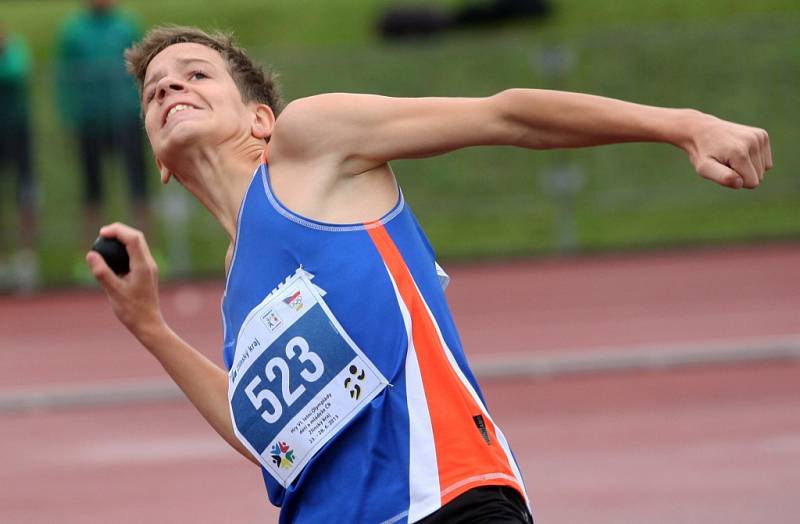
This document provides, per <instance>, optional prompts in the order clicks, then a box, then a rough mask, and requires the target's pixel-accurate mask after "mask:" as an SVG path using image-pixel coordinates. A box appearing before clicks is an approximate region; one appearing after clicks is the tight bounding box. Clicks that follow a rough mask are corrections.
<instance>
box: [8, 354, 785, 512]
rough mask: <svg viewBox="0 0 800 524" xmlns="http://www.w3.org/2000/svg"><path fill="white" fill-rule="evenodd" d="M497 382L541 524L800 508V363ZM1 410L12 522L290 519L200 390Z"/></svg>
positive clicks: (498, 410) (490, 386) (494, 398)
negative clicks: (193, 403) (208, 414)
mask: <svg viewBox="0 0 800 524" xmlns="http://www.w3.org/2000/svg"><path fill="white" fill-rule="evenodd" d="M485 391H486V394H487V398H488V402H489V405H490V407H491V408H492V411H493V413H494V417H495V419H496V420H497V421H498V423H499V424H500V425H501V426H502V427H503V428H504V431H505V433H506V435H507V436H508V438H509V440H510V441H511V444H512V446H513V447H514V450H515V453H516V455H517V458H518V460H519V462H520V466H521V467H522V470H523V472H524V475H525V479H526V483H527V486H528V490H529V493H530V495H531V497H532V499H533V503H534V509H535V513H536V517H537V522H539V523H548V522H551V523H572V522H575V523H584V522H586V523H593V524H606V523H607V524H626V523H630V524H640V523H644V522H682V523H704V524H752V523H761V522H763V523H790V522H796V519H797V515H798V514H800V500H798V497H797V494H798V493H800V468H798V464H800V365H797V364H795V365H787V364H782V365H776V364H769V365H750V366H747V367H732V368H725V367H715V368H702V369H696V370H685V369H684V370H681V371H671V372H659V373H653V374H625V375H596V376H587V377H582V378H569V379H566V378H564V379H556V380H545V381H515V382H493V381H490V382H488V383H486V384H485ZM0 421H1V422H2V425H0V438H1V439H2V448H1V450H0V456H1V457H2V464H3V467H2V468H0V483H2V486H3V489H2V490H0V522H3V523H7V524H10V523H15V524H16V523H20V524H21V523H25V524H50V523H53V522H68V523H81V524H100V523H103V524H105V523H108V522H115V523H120V524H122V523H132V524H133V523H137V524H138V523H141V522H165V523H166V522H193V523H197V524H206V523H208V524H211V523H220V522H248V523H251V522H276V521H277V512H276V510H274V509H273V508H271V507H269V505H268V504H267V503H266V501H265V500H264V498H265V495H264V492H263V489H262V487H261V480H260V474H259V472H258V471H257V470H256V468H255V467H254V466H252V465H251V464H250V463H249V462H247V461H245V460H244V459H243V458H240V457H239V456H238V455H235V453H234V452H233V451H231V450H229V449H227V448H226V445H225V444H223V443H222V442H221V441H220V440H219V439H218V438H217V437H216V436H215V435H214V434H213V433H212V431H211V430H210V429H209V428H208V427H207V426H206V425H205V423H204V422H203V421H202V420H201V419H200V417H199V416H198V415H196V414H195V413H194V412H193V411H192V409H191V408H190V407H189V406H187V405H186V404H185V403H180V402H172V403H162V404H157V405H139V406H126V407H118V408H102V409H92V410H74V411H64V412H56V413H36V414H27V415H26V414H14V415H8V414H6V415H4V416H2V418H1V419H0ZM332 522H335V519H334V520H332Z"/></svg>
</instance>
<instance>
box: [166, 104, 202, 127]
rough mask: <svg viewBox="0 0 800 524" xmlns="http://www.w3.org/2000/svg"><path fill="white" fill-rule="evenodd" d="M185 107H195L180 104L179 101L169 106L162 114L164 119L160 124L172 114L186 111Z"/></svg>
mask: <svg viewBox="0 0 800 524" xmlns="http://www.w3.org/2000/svg"><path fill="white" fill-rule="evenodd" d="M187 109H196V107H194V106H192V105H189V104H180V103H179V104H175V105H174V106H172V107H170V108H169V110H168V111H167V112H166V114H165V115H164V121H163V122H162V123H161V124H162V126H163V125H165V124H166V123H167V121H168V120H169V118H170V117H171V116H172V115H174V114H176V113H180V112H181V111H186V110H187Z"/></svg>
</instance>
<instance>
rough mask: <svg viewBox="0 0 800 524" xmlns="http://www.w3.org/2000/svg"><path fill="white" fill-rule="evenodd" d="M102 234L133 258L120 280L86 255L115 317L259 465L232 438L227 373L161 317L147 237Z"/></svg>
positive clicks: (110, 230)
mask: <svg viewBox="0 0 800 524" xmlns="http://www.w3.org/2000/svg"><path fill="white" fill-rule="evenodd" d="M100 234H101V235H103V236H105V237H109V238H111V237H113V238H117V240H119V241H120V242H122V243H123V244H125V247H126V249H127V250H128V255H129V257H130V273H128V274H127V275H125V276H124V277H122V278H120V277H118V276H117V275H115V274H114V273H113V272H112V271H111V269H109V267H108V265H106V263H105V261H104V260H103V258H102V257H101V256H100V255H99V254H97V253H96V252H94V251H90V252H89V253H88V254H87V255H86V261H87V263H88V264H89V268H90V269H91V271H92V274H93V275H94V277H95V278H96V279H97V280H98V281H99V282H100V284H101V285H102V286H103V288H104V289H105V291H106V294H107V295H108V299H109V301H110V302H111V308H112V309H113V310H114V314H115V315H116V316H117V318H119V320H120V322H122V324H123V325H124V326H125V327H126V328H128V330H129V331H130V332H131V334H133V336H135V337H136V338H137V339H138V340H139V342H141V343H142V345H143V346H144V347H145V348H147V350H148V351H149V352H150V353H151V354H152V355H153V356H154V357H155V358H156V359H157V360H158V362H159V363H160V364H161V365H162V366H163V367H164V369H165V370H166V372H167V373H168V374H169V376H170V377H172V380H174V381H175V383H176V384H177V385H178V387H180V388H181V390H182V391H183V392H184V394H185V395H186V397H187V398H188V399H189V400H190V401H191V403H192V404H194V406H195V407H196V408H197V410H198V411H199V412H200V414H201V415H202V416H203V417H204V418H205V419H206V420H207V421H208V423H209V424H210V425H211V427H213V428H214V430H216V432H217V433H219V434H220V436H222V438H223V439H225V441H226V442H228V444H230V445H231V446H233V448H234V449H236V450H237V451H238V452H239V453H241V454H242V455H244V456H245V457H246V458H247V459H249V460H250V461H252V462H253V463H255V464H258V463H257V462H256V460H255V459H254V458H253V457H252V455H251V454H250V453H249V451H247V449H246V448H245V447H244V446H242V444H241V442H239V439H237V438H236V435H235V434H234V432H233V425H232V422H231V417H230V409H229V407H228V389H227V388H228V375H227V373H225V371H223V370H222V369H221V368H220V367H219V366H217V365H216V364H214V363H213V362H211V361H210V360H208V359H207V358H206V357H205V356H204V355H203V354H202V353H200V352H199V351H197V350H196V349H194V348H193V347H191V346H190V345H189V344H187V343H186V342H185V341H184V340H183V339H181V338H180V337H179V336H178V335H177V334H176V333H175V332H174V331H172V329H170V327H169V326H168V325H167V323H166V322H165V321H164V318H163V317H162V315H161V309H160V307H159V300H158V268H157V266H156V264H155V261H154V260H153V257H152V256H151V255H150V250H149V248H148V247H147V242H146V241H145V238H144V235H143V234H142V233H141V232H140V231H137V230H135V229H133V228H130V227H128V226H126V225H123V224H119V223H116V224H112V225H110V226H105V227H104V228H102V229H101V230H100Z"/></svg>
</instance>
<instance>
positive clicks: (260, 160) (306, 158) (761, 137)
mask: <svg viewBox="0 0 800 524" xmlns="http://www.w3.org/2000/svg"><path fill="white" fill-rule="evenodd" d="M127 60H128V65H129V69H130V70H131V72H132V73H133V74H134V75H135V76H136V78H137V80H138V81H139V85H140V87H141V91H142V108H143V115H144V122H145V128H146V130H147V135H148V137H149V139H150V143H151V145H152V148H153V153H154V154H155V157H156V162H157V164H158V167H159V169H160V171H161V179H162V182H164V183H166V182H167V181H168V180H169V179H170V178H176V179H177V180H178V181H179V182H180V183H181V184H182V185H183V186H184V187H186V189H188V190H189V191H190V192H191V193H192V194H193V195H195V197H197V199H198V200H199V201H200V202H202V203H203V204H204V205H205V206H206V207H207V208H208V210H209V211H210V212H211V213H212V214H213V215H214V216H215V217H216V218H217V220H218V221H219V222H220V224H221V225H222V226H223V228H224V229H225V231H226V232H227V234H228V236H229V237H230V240H231V248H230V250H229V252H228V256H227V257H226V268H227V273H228V277H227V283H226V289H225V295H224V298H223V304H222V313H223V324H224V360H225V365H226V367H227V368H228V371H227V372H226V371H223V370H222V369H221V368H220V367H218V366H217V365H215V364H213V363H212V362H210V361H209V360H207V359H206V358H205V357H203V356H202V355H201V354H200V353H199V352H197V351H196V350H194V349H193V348H191V347H190V346H189V345H187V344H186V343H185V342H184V341H183V340H181V339H180V338H179V337H178V336H177V335H176V334H175V333H174V332H173V331H171V329H170V328H169V327H168V326H167V325H166V323H165V321H164V319H163V318H162V316H161V312H160V309H159V304H158V291H157V275H158V271H157V268H156V265H155V263H154V262H153V259H152V257H151V256H150V253H149V251H148V247H147V244H146V242H145V239H144V237H143V236H142V234H141V233H140V232H138V231H136V230H133V229H131V228H129V227H127V226H125V225H122V224H113V225H110V226H106V227H104V228H102V229H101V234H102V235H103V236H107V237H116V238H118V239H119V240H121V241H122V242H123V243H124V244H125V245H126V247H127V250H128V252H129V254H130V258H131V263H130V267H131V271H130V273H129V274H128V275H126V276H124V277H118V276H116V275H114V274H113V273H112V272H111V270H110V269H109V268H108V267H107V266H106V264H105V263H104V261H103V260H102V259H101V258H100V257H99V256H98V255H97V254H96V253H94V252H90V253H88V254H87V262H88V264H89V266H90V268H91V271H92V273H93V274H94V276H95V277H96V278H97V280H99V281H100V283H101V284H102V285H103V287H104V288H105V290H106V292H107V293H108V296H109V298H110V301H111V305H112V308H113V309H114V312H115V313H116V315H117V316H118V317H119V319H120V320H121V322H122V323H123V324H124V325H125V326H126V327H127V328H128V329H129V330H130V331H131V333H132V334H133V335H134V336H136V337H137V338H138V339H139V341H140V342H141V343H142V344H143V345H144V346H145V348H147V349H148V350H149V351H150V352H151V353H152V354H153V356H155V358H157V359H158V361H159V362H160V363H161V364H162V365H163V367H164V368H165V370H166V371H167V372H168V373H169V374H170V376H171V377H172V378H173V379H174V380H175V382H176V383H177V384H178V385H179V386H180V387H181V389H182V390H183V391H184V392H185V393H186V396H187V397H188V398H189V399H190V400H191V401H192V403H193V404H194V405H195V406H196V407H197V409H198V410H199V411H200V413H201V414H202V415H203V416H204V417H205V418H206V419H207V420H208V422H209V423H210V424H211V426H213V427H214V429H215V430H216V431H217V432H218V433H219V434H220V435H221V436H222V437H223V438H224V439H225V440H226V441H227V442H228V443H230V444H231V445H232V446H233V447H234V448H236V449H237V450H238V451H239V452H241V453H242V454H243V455H244V456H245V457H247V458H248V459H250V460H251V461H253V462H254V463H256V464H259V465H260V466H261V467H262V469H263V472H264V479H265V482H266V486H267V491H268V493H269V497H270V500H271V501H272V502H273V503H274V504H276V505H280V506H281V507H282V510H281V522H309V523H318V522H365V523H378V522H448V523H450V522H470V523H472V522H507V523H522V522H529V521H530V514H529V509H528V508H529V503H528V497H527V494H526V492H525V487H524V485H523V481H522V475H521V474H520V472H519V469H518V468H517V465H516V463H515V461H514V457H513V455H512V453H511V450H510V449H509V446H508V443H507V442H506V439H505V437H504V436H503V433H502V432H501V431H500V429H499V428H498V427H497V426H496V425H495V424H494V422H493V420H492V418H491V416H490V415H489V413H488V412H487V410H486V407H485V404H484V401H483V398H482V396H481V393H480V390H479V388H478V385H477V383H476V381H475V377H474V375H473V374H472V372H471V371H470V369H469V367H468V365H467V362H466V359H465V356H464V351H463V349H462V347H461V344H460V341H459V337H458V334H457V332H456V328H455V326H454V324H453V320H452V318H451V315H450V313H449V310H448V307H447V304H446V301H445V297H444V293H443V283H444V282H445V280H446V277H445V276H444V275H443V272H441V271H440V270H439V268H438V266H437V264H436V261H435V259H434V254H433V251H432V249H431V247H430V246H429V244H428V242H427V240H426V238H425V236H424V234H423V232H422V230H421V229H420V227H419V225H418V224H417V222H416V220H415V218H414V216H413V214H412V213H411V211H410V209H409V208H408V206H407V205H406V202H405V201H404V199H403V196H402V193H401V192H400V190H399V189H398V186H397V182H396V180H395V177H394V175H393V173H392V170H391V169H390V167H389V164H388V162H389V161H390V160H393V159H397V158H417V157H426V156H432V155H437V154H442V153H445V152H447V151H451V150H454V149H458V148H462V147H467V146H475V145H481V144H487V145H515V146H520V147H525V148H530V149H546V148H555V147H579V146H591V145H598V144H606V143H613V142H628V141H634V140H640V141H659V142H665V143H669V144H673V145H675V146H677V147H679V148H681V149H683V150H684V151H685V152H686V153H687V154H688V156H689V159H690V161H691V162H692V164H693V165H694V167H695V169H696V170H697V171H698V173H699V174H700V175H701V176H702V177H704V178H707V179H710V180H712V181H714V182H717V183H718V184H720V185H723V186H728V187H731V188H741V187H747V188H754V187H756V186H758V185H759V182H760V181H761V179H762V177H763V175H764V172H765V171H766V170H768V169H769V168H771V167H772V160H771V154H770V148H769V143H768V138H767V134H766V133H765V132H764V131H763V130H760V129H755V128H751V127H746V126H742V125H738V124H734V123H730V122H725V121H723V120H720V119H717V118H714V117H712V116H709V115H705V114H702V113H700V112H697V111H693V110H674V109H662V108H655V107H648V106H642V105H635V104H630V103H626V102H621V101H617V100H611V99H606V98H600V97H595V96H588V95H582V94H574V93H563V92H553V91H541V90H531V89H511V90H508V91H503V92H501V93H498V94H496V95H494V96H491V97H488V98H475V99H467V98H419V99H397V98H386V97H381V96H373V95H357V94H325V95H320V96H314V97H309V98H304V99H300V100H297V101H294V102H292V103H291V104H289V105H288V106H287V107H286V108H285V109H284V110H283V112H281V113H280V117H277V114H278V113H279V111H280V101H279V98H278V96H277V94H276V92H275V89H274V87H273V85H272V82H271V80H270V78H269V76H265V75H264V74H263V73H262V72H261V70H260V68H258V67H256V66H255V65H254V64H253V63H252V62H251V61H250V59H249V58H248V57H247V55H245V54H244V52H243V51H241V50H240V49H237V48H235V47H233V46H232V44H231V43H230V41H229V39H227V38H226V37H224V36H220V35H214V36H209V35H207V34H205V33H203V32H201V31H199V30H196V29H190V28H160V29H155V30H153V31H151V32H150V33H149V34H148V35H147V36H146V37H145V38H144V40H143V41H142V42H140V43H139V44H138V45H137V46H135V47H134V48H132V49H131V50H129V51H128V53H127ZM487 176H490V175H489V174H487Z"/></svg>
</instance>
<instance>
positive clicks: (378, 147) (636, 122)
mask: <svg viewBox="0 0 800 524" xmlns="http://www.w3.org/2000/svg"><path fill="white" fill-rule="evenodd" d="M275 133H276V143H275V146H276V147H280V148H281V153H282V154H285V156H287V157H289V158H291V157H292V156H295V157H300V156H303V157H304V158H307V159H314V160H315V161H316V160H322V161H323V162H325V161H326V160H327V161H328V163H329V164H330V165H332V166H334V168H333V169H334V170H335V171H336V172H337V173H338V174H341V175H345V176H346V175H357V174H359V173H362V172H365V171H368V170H370V169H372V168H374V167H376V166H378V165H381V164H383V163H385V162H387V161H390V160H394V159H398V158H417V157H426V156H432V155H437V154H441V153H445V152H448V151H452V150H455V149H459V148H462V147H469V146H476V145H512V146H519V147H525V148H530V149H552V148H568V147H585V146H595V145H602V144H611V143H621V142H665V143H668V144H672V145H675V146H677V147H679V148H681V149H683V150H684V151H685V152H686V153H687V155H688V156H689V160H690V161H691V163H692V164H693V165H694V167H695V169H696V171H697V172H698V173H699V174H700V175H701V176H702V177H704V178H707V179H709V180H713V181H715V182H717V183H719V184H721V185H724V186H728V187H732V188H737V189H738V188H740V187H747V188H754V187H756V186H758V184H759V182H760V181H761V179H762V178H763V175H764V172H765V171H766V170H768V169H770V168H771V167H772V154H771V152H770V146H769V138H768V136H767V133H766V131H764V130H762V129H757V128H753V127H748V126H743V125H739V124H734V123H731V122H726V121H724V120H721V119H718V118H716V117H713V116H710V115H706V114H703V113H701V112H699V111H695V110H689V109H667V108H660V107H653V106H645V105H640V104H634V103H629V102H623V101H621V100H615V99H610V98H604V97H599V96H593V95H586V94H580V93H569V92H562V91H547V90H539V89H509V90H507V91H503V92H500V93H498V94H496V95H494V96H491V97H487V98H389V97H383V96H375V95H353V94H339V93H335V94H326V95H319V96H314V97H309V98H305V99H300V100H297V101H295V102H292V103H291V104H289V106H288V107H287V108H286V109H285V110H284V112H283V114H282V115H281V117H280V118H279V119H278V123H277V125H276V130H275Z"/></svg>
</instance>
